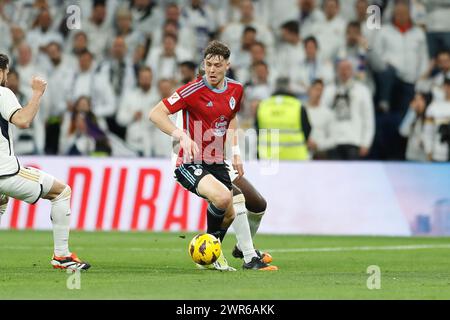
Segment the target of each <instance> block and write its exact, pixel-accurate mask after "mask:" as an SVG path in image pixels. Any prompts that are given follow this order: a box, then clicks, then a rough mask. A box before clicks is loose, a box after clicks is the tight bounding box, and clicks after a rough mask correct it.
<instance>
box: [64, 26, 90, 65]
mask: <svg viewBox="0 0 450 320" xmlns="http://www.w3.org/2000/svg"><path fill="white" fill-rule="evenodd" d="M71 41H72V45H71V46H70V45H69V46H67V48H68V49H69V50H68V52H69V54H70V55H71V56H72V58H74V59H76V60H77V61H78V55H79V54H80V53H82V52H84V51H87V50H89V39H88V36H87V34H86V33H85V32H83V31H78V32H76V33H75V34H74V36H73V38H72V39H71Z"/></svg>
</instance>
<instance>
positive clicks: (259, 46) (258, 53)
mask: <svg viewBox="0 0 450 320" xmlns="http://www.w3.org/2000/svg"><path fill="white" fill-rule="evenodd" d="M232 56H234V53H233V54H232ZM261 62H263V63H265V64H267V67H268V68H269V69H270V72H269V78H270V82H272V83H275V81H276V79H277V78H278V77H279V76H278V72H277V69H276V65H275V63H273V62H272V59H271V57H270V56H268V55H267V53H266V46H265V45H264V43H262V42H259V41H256V42H255V43H253V44H252V45H251V47H250V66H249V67H248V68H242V69H239V70H237V75H236V78H238V79H239V81H240V82H242V83H244V84H245V83H247V82H249V81H251V80H252V79H251V77H252V75H251V73H252V67H251V66H254V65H256V64H258V63H261ZM232 67H233V65H232Z"/></svg>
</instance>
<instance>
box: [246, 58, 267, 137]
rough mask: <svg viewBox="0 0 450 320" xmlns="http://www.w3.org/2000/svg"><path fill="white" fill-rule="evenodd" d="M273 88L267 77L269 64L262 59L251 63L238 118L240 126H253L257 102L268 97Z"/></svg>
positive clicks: (247, 127)
mask: <svg viewBox="0 0 450 320" xmlns="http://www.w3.org/2000/svg"><path fill="white" fill-rule="evenodd" d="M274 89H275V83H273V82H271V81H270V78H269V66H268V65H267V64H266V63H265V62H264V61H259V62H255V63H254V64H253V65H252V72H251V77H250V81H249V82H248V83H246V85H245V102H246V103H245V107H244V108H243V110H242V109H241V112H240V116H241V117H240V118H239V125H240V126H241V128H243V129H249V128H252V127H253V126H254V122H255V117H256V110H257V109H258V105H259V103H260V102H261V101H262V100H265V99H268V98H269V97H270V95H271V93H272V92H274Z"/></svg>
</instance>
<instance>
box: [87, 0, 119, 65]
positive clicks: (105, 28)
mask: <svg viewBox="0 0 450 320" xmlns="http://www.w3.org/2000/svg"><path fill="white" fill-rule="evenodd" d="M92 3H93V6H92V14H91V16H90V18H89V19H88V20H87V21H84V22H83V31H84V33H85V34H86V35H87V36H88V43H89V51H90V52H92V53H93V54H94V56H95V57H96V58H97V59H99V60H100V59H102V58H103V56H104V54H105V50H106V45H107V42H108V39H110V38H111V33H112V30H111V25H110V23H109V22H108V20H107V7H106V4H105V0H103V1H97V0H95V1H93V2H92Z"/></svg>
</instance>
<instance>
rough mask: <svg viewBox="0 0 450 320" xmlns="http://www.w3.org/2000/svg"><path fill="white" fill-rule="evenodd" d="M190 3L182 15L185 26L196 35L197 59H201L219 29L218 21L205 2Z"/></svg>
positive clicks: (195, 1) (192, 1)
mask: <svg viewBox="0 0 450 320" xmlns="http://www.w3.org/2000/svg"><path fill="white" fill-rule="evenodd" d="M188 2H190V4H189V5H187V6H185V7H184V8H183V9H182V11H181V15H182V17H183V20H184V22H185V25H186V26H187V27H189V28H190V29H192V30H193V31H194V33H195V36H196V42H195V44H194V46H195V57H196V59H200V58H201V55H202V52H203V50H204V48H206V46H207V45H208V42H209V40H210V38H211V36H212V35H213V34H214V33H215V31H216V30H217V28H218V26H217V19H216V16H215V14H214V12H213V11H212V9H211V7H210V6H209V5H208V4H207V3H206V2H205V0H190V1H188Z"/></svg>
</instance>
